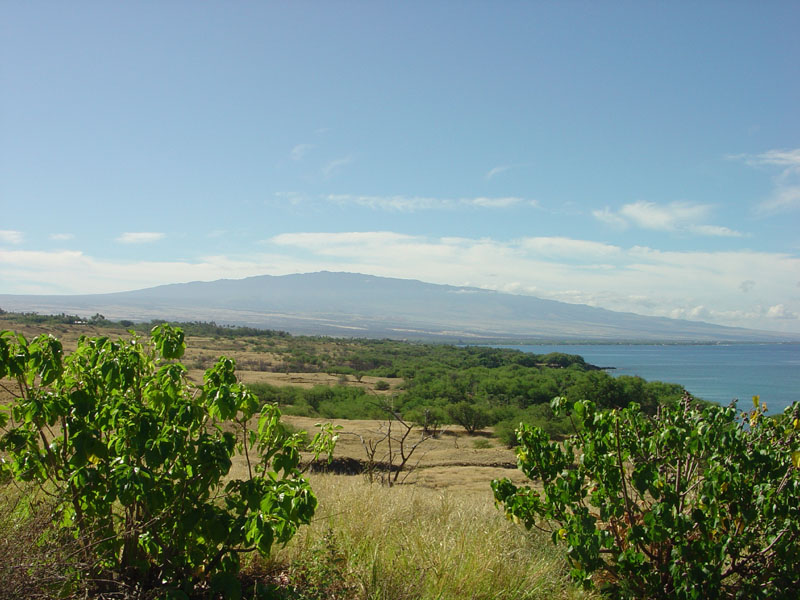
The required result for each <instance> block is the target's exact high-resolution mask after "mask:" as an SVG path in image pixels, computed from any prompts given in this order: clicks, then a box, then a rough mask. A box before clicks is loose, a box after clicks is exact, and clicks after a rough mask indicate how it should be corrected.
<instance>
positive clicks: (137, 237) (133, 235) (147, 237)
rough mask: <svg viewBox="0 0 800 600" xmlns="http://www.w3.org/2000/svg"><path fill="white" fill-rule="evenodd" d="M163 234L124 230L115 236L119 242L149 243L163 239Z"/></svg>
mask: <svg viewBox="0 0 800 600" xmlns="http://www.w3.org/2000/svg"><path fill="white" fill-rule="evenodd" d="M164 237H165V234H163V233H158V232H155V231H137V232H125V233H123V234H122V235H121V236H119V237H118V238H117V241H118V242H120V243H121V244H150V243H152V242H157V241H158V240H161V239H164Z"/></svg>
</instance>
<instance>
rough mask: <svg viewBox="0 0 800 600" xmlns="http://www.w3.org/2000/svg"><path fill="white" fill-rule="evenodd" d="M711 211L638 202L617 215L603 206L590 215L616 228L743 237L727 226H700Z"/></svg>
mask: <svg viewBox="0 0 800 600" xmlns="http://www.w3.org/2000/svg"><path fill="white" fill-rule="evenodd" d="M711 210H712V207H711V206H710V205H708V204H691V203H688V202H671V203H669V204H656V203H655V202H644V201H641V200H640V201H639V202H632V203H630V204H625V205H623V206H622V208H620V209H619V212H616V213H615V212H613V211H612V210H611V209H610V208H609V207H605V208H603V209H602V210H595V211H593V212H592V215H594V217H595V218H596V219H597V220H598V221H602V222H603V223H607V224H608V225H612V226H614V227H618V228H626V227H628V226H632V225H633V226H637V227H641V228H642V229H652V230H655V231H687V232H690V233H695V234H698V235H707V236H716V237H742V236H743V235H744V234H743V233H741V232H739V231H735V230H733V229H730V228H728V227H723V226H721V225H709V224H706V223H703V221H704V220H705V219H706V218H707V217H708V216H709V215H710V213H711Z"/></svg>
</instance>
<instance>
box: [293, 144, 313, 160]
mask: <svg viewBox="0 0 800 600" xmlns="http://www.w3.org/2000/svg"><path fill="white" fill-rule="evenodd" d="M313 149H314V144H297V145H296V146H295V147H294V148H292V151H291V152H289V158H291V159H292V160H302V159H303V158H304V157H305V156H306V155H307V154H308V153H309V152H310V151H311V150H313Z"/></svg>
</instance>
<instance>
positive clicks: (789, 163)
mask: <svg viewBox="0 0 800 600" xmlns="http://www.w3.org/2000/svg"><path fill="white" fill-rule="evenodd" d="M729 158H734V159H737V158H738V159H743V160H744V161H745V162H746V163H747V164H748V165H751V166H761V165H768V166H777V167H786V168H788V169H793V170H798V169H800V148H795V149H794V150H767V151H766V152H762V153H761V154H735V155H731V156H730V157H729Z"/></svg>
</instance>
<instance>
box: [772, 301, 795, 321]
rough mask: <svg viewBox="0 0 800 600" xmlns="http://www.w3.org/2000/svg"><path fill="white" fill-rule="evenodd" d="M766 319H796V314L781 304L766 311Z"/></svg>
mask: <svg viewBox="0 0 800 600" xmlns="http://www.w3.org/2000/svg"><path fill="white" fill-rule="evenodd" d="M767 318H769V319H797V318H798V316H797V313H795V312H792V311H791V310H789V309H788V308H786V306H785V305H783V304H776V305H775V306H770V307H769V308H768V309H767Z"/></svg>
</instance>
